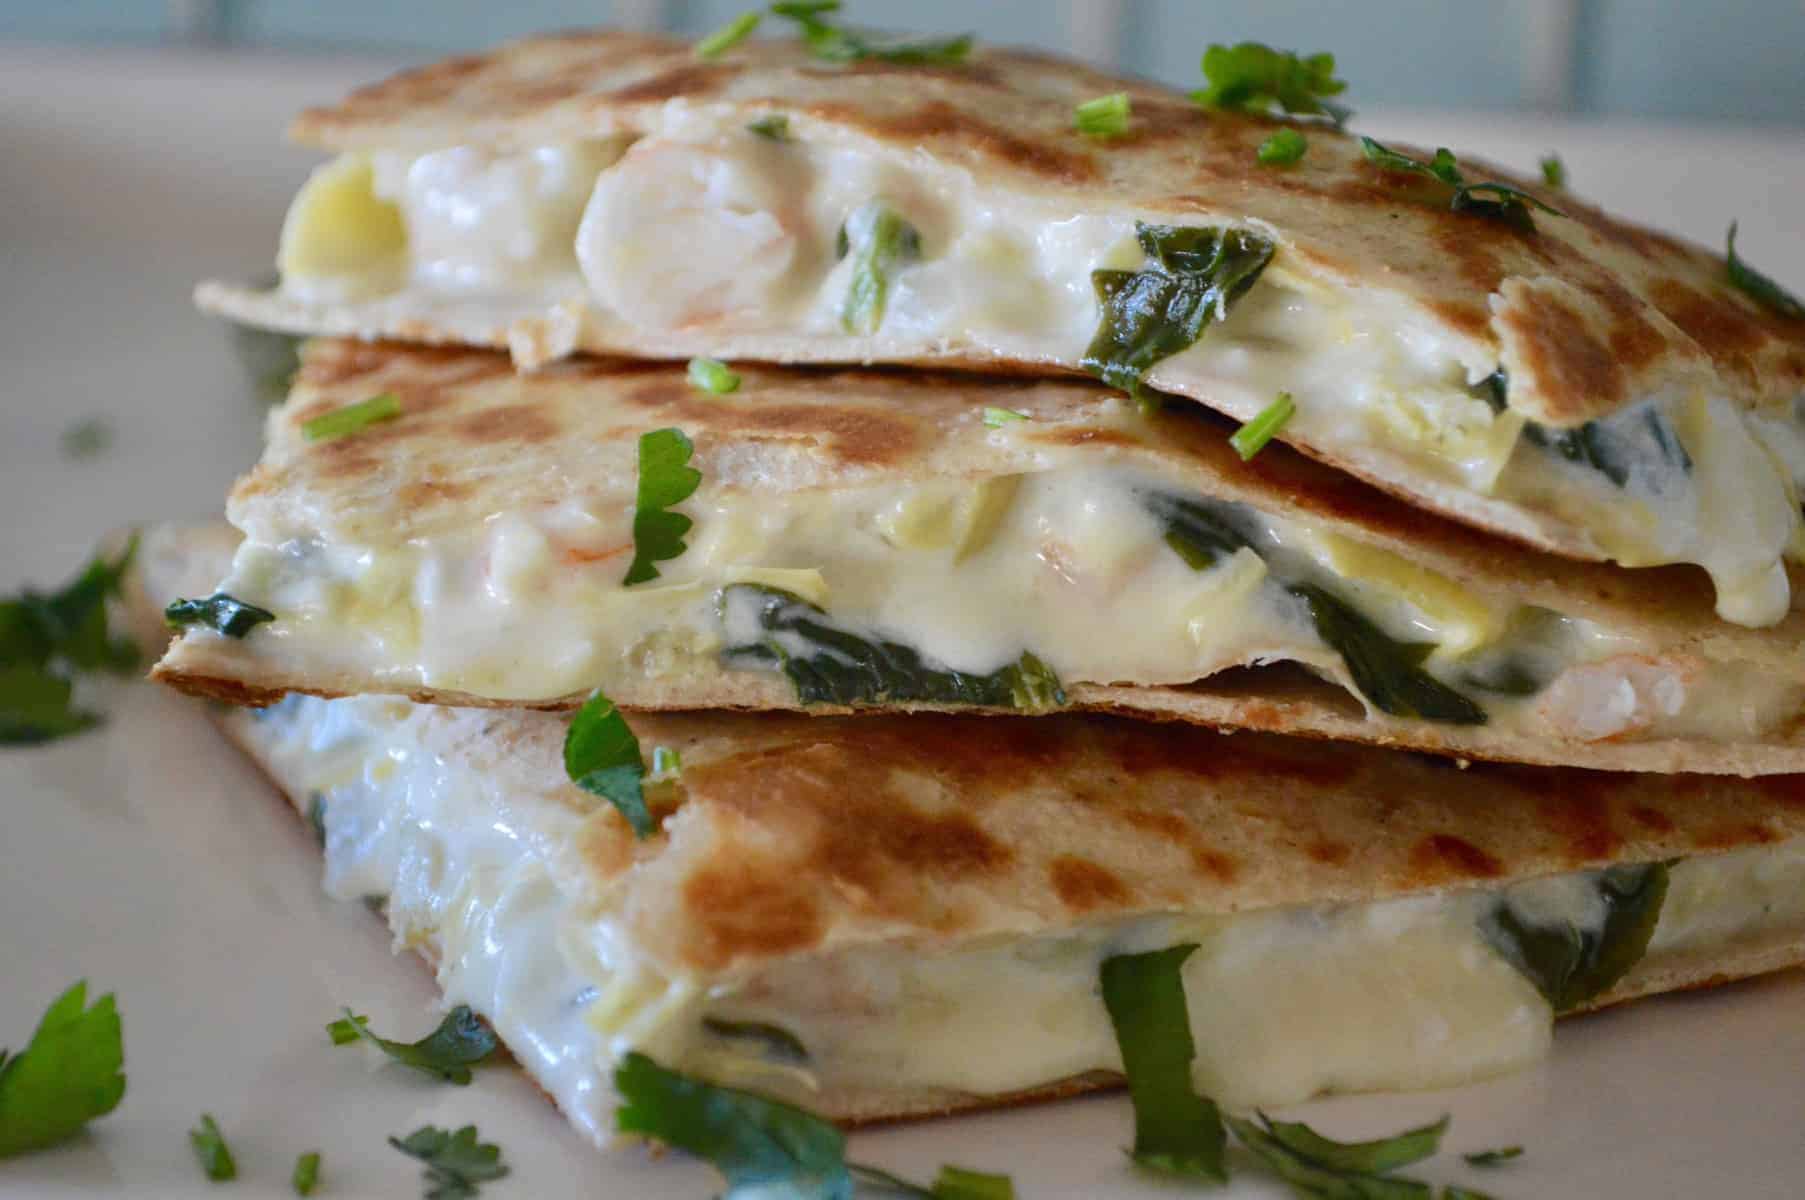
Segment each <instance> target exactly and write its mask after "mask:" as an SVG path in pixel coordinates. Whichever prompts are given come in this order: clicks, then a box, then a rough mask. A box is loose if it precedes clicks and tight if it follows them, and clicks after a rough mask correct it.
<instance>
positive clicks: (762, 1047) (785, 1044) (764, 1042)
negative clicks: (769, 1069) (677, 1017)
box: [702, 1017, 809, 1064]
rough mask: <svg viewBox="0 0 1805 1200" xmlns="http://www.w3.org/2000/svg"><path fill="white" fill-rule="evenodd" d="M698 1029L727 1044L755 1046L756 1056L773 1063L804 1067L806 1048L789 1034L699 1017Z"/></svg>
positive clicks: (770, 1027)
mask: <svg viewBox="0 0 1805 1200" xmlns="http://www.w3.org/2000/svg"><path fill="white" fill-rule="evenodd" d="M702 1028H703V1029H706V1030H707V1031H708V1032H709V1033H710V1034H712V1035H713V1036H715V1037H718V1038H721V1039H723V1040H725V1041H729V1042H752V1043H755V1044H756V1045H757V1046H758V1048H759V1051H760V1053H761V1054H762V1055H763V1056H764V1057H765V1058H768V1059H770V1060H771V1061H773V1062H784V1063H796V1064H801V1063H806V1062H807V1061H808V1060H809V1057H808V1047H806V1046H804V1045H803V1044H802V1040H801V1039H800V1038H798V1037H797V1036H796V1035H795V1034H793V1033H791V1032H790V1031H789V1030H787V1029H785V1028H783V1027H782V1026H779V1025H769V1024H766V1023H765V1022H763V1021H727V1020H723V1019H721V1018H720V1017H703V1018H702Z"/></svg>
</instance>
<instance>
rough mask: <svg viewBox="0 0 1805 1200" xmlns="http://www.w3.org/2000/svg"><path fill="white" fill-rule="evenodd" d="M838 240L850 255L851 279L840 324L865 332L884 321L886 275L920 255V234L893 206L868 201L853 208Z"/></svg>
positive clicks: (853, 331) (870, 330) (843, 304)
mask: <svg viewBox="0 0 1805 1200" xmlns="http://www.w3.org/2000/svg"><path fill="white" fill-rule="evenodd" d="M838 240H839V242H840V243H841V244H842V245H843V246H844V247H845V251H844V252H845V253H846V254H850V255H851V256H852V279H851V281H850V282H849V283H848V284H847V285H846V299H845V301H844V302H843V303H842V304H841V306H840V327H841V328H842V329H844V330H845V331H846V332H847V333H858V334H864V335H866V336H869V335H871V334H874V333H876V332H877V331H878V329H879V327H880V326H882V325H883V323H884V308H885V305H886V303H887V301H888V299H889V294H890V277H891V276H892V275H893V274H895V272H896V270H897V269H898V268H900V267H903V266H906V265H908V264H909V263H912V262H916V261H918V260H919V259H920V258H921V234H920V232H919V231H917V230H916V228H915V227H914V226H913V225H911V224H909V223H908V222H907V221H905V220H903V219H902V217H901V216H899V215H898V214H897V212H896V210H895V209H892V208H891V207H890V206H889V205H887V204H883V203H880V202H879V201H875V200H874V201H871V202H870V203H868V204H863V205H860V206H859V207H858V208H857V209H854V210H853V213H852V215H851V216H849V217H847V218H846V223H845V224H844V225H842V226H841V227H840V236H839V239H838Z"/></svg>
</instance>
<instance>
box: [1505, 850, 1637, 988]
mask: <svg viewBox="0 0 1805 1200" xmlns="http://www.w3.org/2000/svg"><path fill="white" fill-rule="evenodd" d="M1595 878H1596V883H1597V887H1598V896H1599V899H1600V901H1601V902H1602V903H1603V905H1604V913H1605V916H1604V924H1603V925H1602V926H1601V927H1600V928H1598V929H1581V928H1579V927H1578V926H1576V925H1574V924H1573V923H1572V922H1571V921H1560V922H1557V923H1554V924H1547V925H1535V924H1531V923H1530V922H1529V921H1528V920H1526V919H1525V918H1524V916H1523V915H1522V914H1521V913H1520V912H1519V911H1518V910H1517V909H1516V908H1515V907H1513V906H1512V904H1511V901H1510V897H1509V896H1508V895H1506V896H1503V897H1500V898H1499V900H1498V902H1497V904H1496V905H1495V906H1493V907H1492V908H1491V909H1490V910H1489V911H1487V912H1486V913H1485V915H1484V916H1482V917H1481V918H1480V920H1479V931H1480V933H1481V934H1482V935H1483V936H1484V937H1485V940H1486V941H1487V942H1488V943H1489V944H1490V945H1491V947H1492V949H1494V950H1496V951H1497V952H1498V953H1499V954H1500V955H1502V956H1503V957H1504V959H1505V960H1506V961H1507V962H1509V963H1510V964H1511V965H1512V966H1514V967H1516V968H1517V969H1518V970H1519V971H1521V972H1523V974H1524V975H1526V976H1528V977H1529V980H1530V982H1531V983H1533V984H1535V985H1536V988H1537V990H1539V991H1540V992H1541V993H1542V995H1544V996H1546V997H1547V998H1548V1003H1549V1004H1550V1005H1552V1006H1553V1008H1554V1011H1555V1012H1557V1013H1558V1012H1567V1011H1569V1010H1570V1009H1574V1008H1578V1007H1579V1006H1580V1005H1582V1004H1585V1003H1586V1002H1587V1001H1589V1000H1592V999H1593V998H1595V997H1597V996H1598V995H1600V994H1601V993H1603V992H1605V991H1606V990H1608V989H1609V988H1610V987H1611V986H1612V985H1613V984H1615V983H1616V982H1617V981H1618V980H1620V979H1622V978H1623V977H1624V976H1625V975H1626V974H1628V973H1629V971H1630V968H1632V967H1634V966H1635V965H1636V964H1637V963H1638V962H1640V961H1641V959H1642V955H1643V954H1644V953H1645V952H1646V951H1647V950H1648V941H1649V938H1651V937H1653V936H1654V932H1655V923H1656V922H1657V921H1659V920H1660V917H1661V904H1662V902H1663V901H1664V900H1665V899H1666V898H1667V878H1668V869H1667V866H1666V864H1664V863H1630V864H1625V865H1621V866H1615V867H1607V868H1605V869H1604V870H1602V871H1600V872H1598V873H1597V875H1596V877H1595Z"/></svg>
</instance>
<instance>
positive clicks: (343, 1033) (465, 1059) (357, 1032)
mask: <svg viewBox="0 0 1805 1200" xmlns="http://www.w3.org/2000/svg"><path fill="white" fill-rule="evenodd" d="M369 1026H370V1019H369V1018H368V1017H360V1016H358V1015H357V1014H355V1013H353V1012H352V1011H351V1010H350V1009H348V1008H347V1009H345V1015H344V1016H343V1017H341V1018H339V1019H338V1020H336V1021H334V1022H332V1024H330V1025H328V1026H326V1033H327V1035H328V1036H329V1037H331V1038H332V1044H333V1045H334V1046H344V1045H348V1044H349V1043H351V1042H355V1041H359V1040H362V1041H366V1042H368V1043H370V1044H371V1045H372V1046H375V1047H376V1048H377V1049H378V1050H381V1051H382V1052H383V1053H384V1054H386V1055H388V1056H389V1057H390V1058H391V1059H393V1060H394V1061H396V1062H398V1063H400V1064H402V1065H403V1066H407V1067H412V1068H413V1069H414V1070H416V1071H420V1072H422V1073H424V1074H427V1075H432V1076H436V1077H437V1078H439V1079H443V1080H445V1081H446V1082H447V1083H455V1084H458V1085H460V1086H462V1085H464V1084H467V1083H469V1082H470V1068H471V1067H473V1066H475V1065H476V1064H478V1063H480V1062H482V1061H484V1060H485V1059H487V1058H489V1057H490V1056H491V1055H493V1054H494V1053H495V1050H496V1046H497V1042H496V1040H495V1034H494V1033H493V1032H492V1031H491V1030H490V1029H489V1027H488V1026H487V1025H485V1024H483V1023H482V1020H481V1019H480V1018H479V1017H477V1015H476V1014H475V1013H474V1012H472V1011H470V1007H469V1006H468V1005H465V1004H460V1005H458V1006H457V1007H456V1008H454V1009H452V1010H451V1011H450V1012H448V1013H446V1014H445V1019H444V1020H443V1021H440V1022H439V1027H438V1028H437V1029H435V1030H433V1031H432V1032H431V1033H429V1034H427V1035H426V1036H425V1037H423V1038H421V1039H420V1040H419V1041H417V1042H393V1041H390V1040H389V1039H388V1038H384V1037H377V1036H376V1035H375V1034H373V1033H371V1032H370V1028H369Z"/></svg>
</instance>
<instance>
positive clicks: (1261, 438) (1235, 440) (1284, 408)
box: [1228, 392, 1297, 462]
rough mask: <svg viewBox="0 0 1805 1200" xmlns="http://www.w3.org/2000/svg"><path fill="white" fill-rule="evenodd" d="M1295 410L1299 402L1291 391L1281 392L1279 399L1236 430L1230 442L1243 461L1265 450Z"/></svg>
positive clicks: (1230, 437)
mask: <svg viewBox="0 0 1805 1200" xmlns="http://www.w3.org/2000/svg"><path fill="white" fill-rule="evenodd" d="M1295 412H1297V404H1296V403H1295V402H1294V401H1293V400H1292V399H1291V393H1290V392H1280V393H1279V398H1278V399H1277V400H1274V401H1273V402H1272V403H1271V404H1268V405H1267V406H1266V407H1265V408H1263V409H1261V410H1260V411H1259V412H1258V413H1257V414H1255V416H1254V418H1253V420H1251V421H1249V422H1248V423H1247V424H1245V425H1243V426H1241V428H1239V429H1237V430H1235V432H1234V433H1233V434H1231V435H1230V436H1229V439H1228V444H1229V445H1231V446H1233V447H1234V448H1235V453H1236V454H1239V455H1240V456H1241V461H1242V462H1246V461H1247V460H1248V459H1250V458H1252V457H1253V456H1254V455H1256V454H1258V453H1259V452H1260V451H1261V450H1264V449H1265V448H1266V443H1267V442H1270V441H1271V440H1272V439H1273V438H1275V437H1277V436H1278V432H1279V430H1281V429H1283V428H1284V427H1285V423H1286V422H1287V421H1289V420H1290V419H1291V417H1292V414H1294V413H1295Z"/></svg>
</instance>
